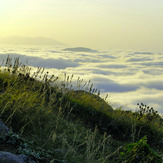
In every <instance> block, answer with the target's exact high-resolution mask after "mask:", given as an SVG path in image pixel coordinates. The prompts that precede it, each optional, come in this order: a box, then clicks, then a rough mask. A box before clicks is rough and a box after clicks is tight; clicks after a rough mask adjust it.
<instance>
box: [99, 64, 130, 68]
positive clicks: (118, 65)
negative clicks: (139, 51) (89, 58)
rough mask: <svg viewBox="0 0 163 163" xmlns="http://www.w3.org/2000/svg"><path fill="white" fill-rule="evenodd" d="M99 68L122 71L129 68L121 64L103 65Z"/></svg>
mask: <svg viewBox="0 0 163 163" xmlns="http://www.w3.org/2000/svg"><path fill="white" fill-rule="evenodd" d="M98 67H101V68H114V69H121V68H127V67H128V66H126V65H121V64H103V65H99V66H98Z"/></svg>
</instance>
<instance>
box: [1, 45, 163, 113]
mask: <svg viewBox="0 0 163 163" xmlns="http://www.w3.org/2000/svg"><path fill="white" fill-rule="evenodd" d="M63 49H64V48H63V47H62V48H61V47H52V46H51V47H45V46H43V47H25V46H24V47H11V48H8V47H7V48H6V47H4V46H1V47H0V63H2V60H3V59H5V58H7V56H8V55H9V56H10V57H12V58H13V59H14V58H15V57H19V58H20V60H21V61H22V62H23V63H26V62H27V61H28V65H29V66H32V67H45V68H46V70H47V71H48V72H49V73H50V74H54V75H62V74H64V73H66V74H67V75H71V74H74V76H75V77H77V78H78V77H80V78H82V79H84V81H88V80H91V82H92V83H93V84H94V87H96V88H98V89H99V90H100V91H101V96H102V97H105V95H106V94H108V99H107V100H108V102H109V104H110V105H112V106H113V108H115V109H116V108H117V107H119V106H122V108H123V109H125V110H131V109H132V110H135V109H138V108H137V103H144V104H146V105H148V106H150V107H154V109H155V110H157V111H158V112H159V113H161V114H163V51H162V52H161V51H160V52H156V51H155V52H154V51H143V50H141V51H140V50H139V51H137V50H111V49H109V50H107V51H103V50H99V52H97V53H91V52H71V51H63Z"/></svg>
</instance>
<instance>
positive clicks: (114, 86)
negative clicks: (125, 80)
mask: <svg viewBox="0 0 163 163" xmlns="http://www.w3.org/2000/svg"><path fill="white" fill-rule="evenodd" d="M92 80H93V82H94V83H95V85H96V86H97V88H101V89H102V90H103V92H130V91H135V90H137V89H138V88H139V86H138V85H135V84H119V83H116V82H115V81H113V80H110V79H107V78H102V77H101V78H99V77H98V78H93V79H92Z"/></svg>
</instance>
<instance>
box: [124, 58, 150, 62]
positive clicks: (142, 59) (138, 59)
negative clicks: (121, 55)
mask: <svg viewBox="0 0 163 163" xmlns="http://www.w3.org/2000/svg"><path fill="white" fill-rule="evenodd" d="M152 60H153V59H151V58H147V57H144V58H130V59H128V60H127V62H144V61H152Z"/></svg>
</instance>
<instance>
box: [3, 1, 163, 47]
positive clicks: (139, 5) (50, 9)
mask: <svg viewBox="0 0 163 163" xmlns="http://www.w3.org/2000/svg"><path fill="white" fill-rule="evenodd" d="M162 20H163V0H0V36H13V35H17V36H30V37H31V36H32V37H35V36H44V37H50V38H53V39H55V40H58V41H61V42H64V43H66V44H69V45H72V46H87V47H91V48H145V49H148V48H149V49H151V48H156V49H157V48H158V49H161V48H163V47H162V43H163V21H162Z"/></svg>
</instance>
